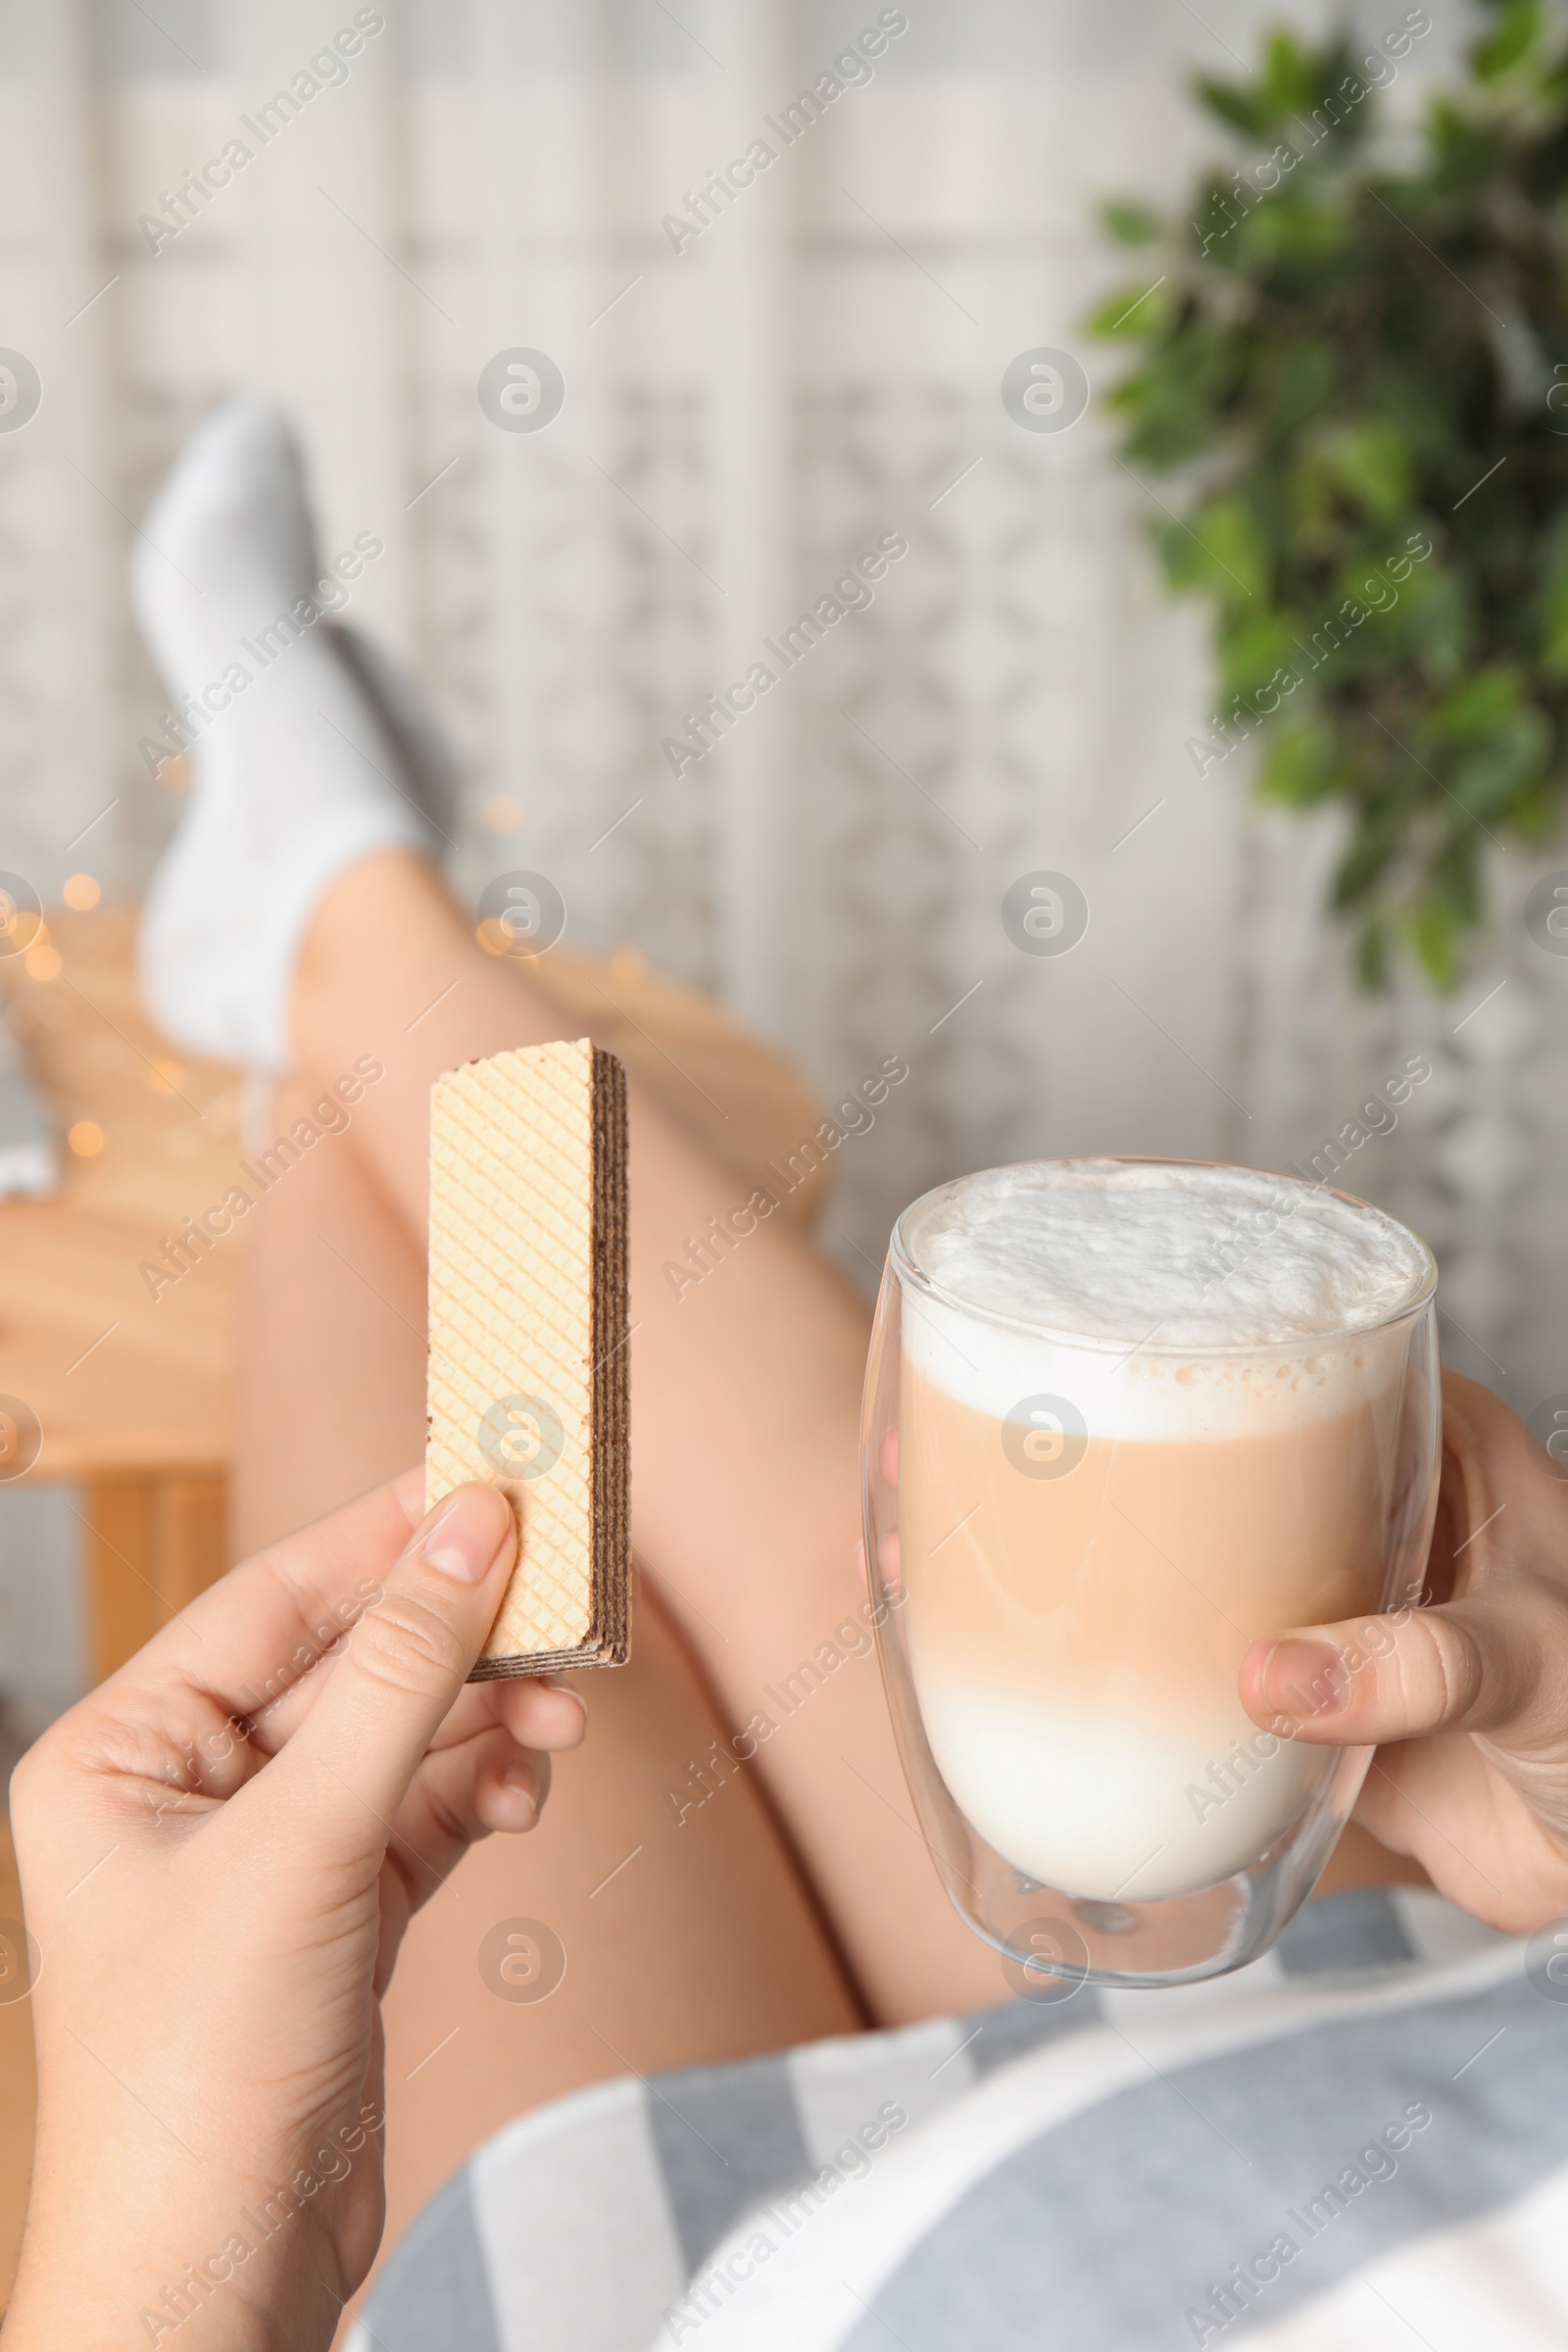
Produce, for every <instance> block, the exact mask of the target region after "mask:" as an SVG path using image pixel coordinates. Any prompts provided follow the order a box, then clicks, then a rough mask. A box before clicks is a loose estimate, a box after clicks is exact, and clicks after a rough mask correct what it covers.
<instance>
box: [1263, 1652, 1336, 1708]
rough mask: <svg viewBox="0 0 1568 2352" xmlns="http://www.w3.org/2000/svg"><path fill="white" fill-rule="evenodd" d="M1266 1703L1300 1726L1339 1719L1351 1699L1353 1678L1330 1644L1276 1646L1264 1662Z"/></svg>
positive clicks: (1264, 1694) (1264, 1698) (1264, 1695)
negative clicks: (1329, 1717) (1317, 1718)
mask: <svg viewBox="0 0 1568 2352" xmlns="http://www.w3.org/2000/svg"><path fill="white" fill-rule="evenodd" d="M1262 1684H1263V1702H1264V1704H1265V1705H1266V1706H1270V1707H1277V1708H1278V1709H1279V1710H1280V1712H1281V1713H1282V1714H1283V1715H1288V1716H1293V1717H1294V1718H1295V1719H1296V1721H1297V1722H1298V1723H1299V1722H1302V1721H1303V1720H1305V1719H1306V1718H1308V1717H1311V1716H1318V1715H1338V1714H1339V1713H1341V1711H1342V1710H1343V1708H1344V1706H1345V1703H1346V1701H1347V1700H1348V1697H1349V1695H1350V1676H1349V1671H1348V1668H1347V1666H1346V1663H1345V1660H1344V1659H1343V1658H1342V1657H1341V1655H1340V1653H1339V1651H1338V1650H1337V1649H1335V1648H1333V1647H1332V1646H1331V1644H1330V1643H1329V1642H1275V1644H1274V1646H1273V1648H1272V1649H1271V1650H1270V1651H1269V1653H1268V1656H1267V1657H1266V1658H1265V1659H1264V1661H1263V1675H1262Z"/></svg>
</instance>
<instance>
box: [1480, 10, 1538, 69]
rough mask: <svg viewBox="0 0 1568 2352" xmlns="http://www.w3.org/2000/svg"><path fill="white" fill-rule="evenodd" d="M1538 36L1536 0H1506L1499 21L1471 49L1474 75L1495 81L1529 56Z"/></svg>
mask: <svg viewBox="0 0 1568 2352" xmlns="http://www.w3.org/2000/svg"><path fill="white" fill-rule="evenodd" d="M1540 37H1541V9H1540V6H1539V5H1538V0H1508V5H1507V6H1506V7H1504V8H1503V10H1502V12H1501V22H1500V23H1499V24H1498V25H1497V27H1496V29H1495V32H1491V33H1489V34H1488V35H1487V37H1486V39H1485V40H1482V41H1478V42H1477V43H1476V45H1475V48H1474V49H1473V50H1472V52H1471V58H1472V62H1473V64H1474V66H1475V70H1476V76H1477V79H1478V80H1481V81H1496V80H1498V79H1499V78H1500V77H1501V75H1503V74H1504V73H1507V71H1508V69H1509V67H1510V66H1516V65H1518V64H1519V62H1520V60H1521V59H1522V58H1525V57H1528V56H1529V54H1530V52H1531V51H1532V50H1533V49H1534V48H1535V46H1536V43H1537V41H1538V40H1539V39H1540Z"/></svg>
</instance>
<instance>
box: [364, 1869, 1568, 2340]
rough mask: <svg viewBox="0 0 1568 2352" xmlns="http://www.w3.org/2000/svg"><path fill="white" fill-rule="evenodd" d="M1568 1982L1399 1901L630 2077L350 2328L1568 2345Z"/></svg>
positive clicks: (451, 2228) (414, 2244) (449, 2207)
mask: <svg viewBox="0 0 1568 2352" xmlns="http://www.w3.org/2000/svg"><path fill="white" fill-rule="evenodd" d="M1546 1959H1547V1961H1548V1962H1549V1955H1547V1956H1546ZM1555 1973H1556V1975H1558V1976H1565V1972H1564V1970H1563V1969H1562V1968H1561V1966H1559V1967H1558V1969H1557V1970H1556V1972H1555ZM1562 1993H1568V1978H1565V1983H1564V1984H1563V1985H1560V1986H1559V1985H1556V1984H1555V1983H1554V1981H1553V1977H1552V1975H1551V1974H1550V1973H1548V1967H1547V1965H1546V1963H1545V1962H1543V1960H1542V1957H1541V1955H1540V1954H1538V1953H1534V1952H1533V1951H1532V1948H1531V1947H1530V1946H1527V1945H1525V1944H1522V1943H1518V1942H1514V1941H1512V1940H1511V1939H1509V1938H1506V1937H1503V1936H1495V1935H1493V1934H1492V1933H1490V1932H1489V1931H1488V1930H1486V1929H1483V1928H1480V1927H1478V1926H1477V1925H1476V1923H1475V1922H1473V1921H1471V1920H1468V1919H1466V1918H1465V1917H1464V1916H1463V1915H1462V1914H1461V1913H1459V1912H1457V1911H1455V1910H1454V1909H1453V1908H1452V1907H1451V1906H1450V1905H1448V1904H1447V1903H1445V1902H1444V1901H1442V1900H1441V1899H1440V1898H1439V1897H1437V1896H1435V1895H1431V1894H1426V1893H1418V1892H1413V1891H1408V1890H1402V1889H1400V1890H1385V1889H1378V1888H1373V1889H1366V1890H1362V1891H1360V1892H1357V1893H1351V1894H1342V1895H1337V1896H1332V1897H1330V1898H1328V1899H1326V1900H1324V1901H1321V1902H1318V1903H1314V1904H1312V1905H1311V1906H1310V1907H1309V1908H1308V1909H1307V1910H1306V1911H1305V1912H1304V1913H1303V1914H1302V1915H1301V1916H1300V1917H1299V1919H1298V1920H1297V1921H1296V1922H1295V1923H1294V1924H1293V1926H1292V1927H1291V1929H1290V1930H1289V1931H1288V1933H1287V1934H1286V1936H1285V1937H1284V1938H1283V1939H1282V1941H1281V1943H1280V1944H1279V1945H1278V1947H1277V1948H1276V1949H1275V1950H1274V1951H1273V1952H1271V1953H1270V1954H1268V1955H1267V1956H1266V1957H1265V1958H1264V1959H1262V1960H1260V1961H1258V1962H1257V1963H1255V1964H1254V1965H1253V1966H1252V1967H1250V1968H1248V1969H1245V1970H1242V1971H1240V1972H1238V1974H1237V1975H1235V1976H1233V1977H1229V1978H1222V1979H1219V1980H1216V1981H1214V1982H1212V1983H1210V1984H1208V1985H1201V1986H1194V1987H1187V1988H1182V1989H1178V1990H1174V1991H1168V1992H1148V1991H1116V1990H1100V1989H1091V1988H1081V1989H1080V1990H1078V1991H1077V1992H1075V1993H1074V1994H1073V1995H1072V1997H1070V1998H1069V1999H1066V2000H1063V2001H1047V2002H1040V2003H1036V2002H1035V2001H1032V2000H1029V1999H1019V2000H1016V2001H1013V2002H1010V2003H1007V2004H1006V2005H1005V2006H1003V2007H1001V2008H998V2009H993V2010H989V2011H986V2012H983V2013H982V2014H981V2015H979V2016H970V2017H963V2018H945V2019H940V2020H936V2021H934V2022H932V2023H928V2024H925V2025H920V2026H916V2027H912V2028H910V2029H907V2030H906V2031H904V2032H900V2033H893V2034H864V2035H860V2036H858V2037H856V2038H853V2039H846V2040H838V2041H829V2042H822V2043H816V2044H813V2045H810V2046H809V2047H806V2048H803V2049H798V2050H794V2051H791V2052H789V2053H787V2054H784V2055H781V2056H778V2057H770V2058H763V2059H758V2060H754V2061H752V2062H750V2063H749V2064H746V2065H738V2066H730V2067H717V2068H710V2069H704V2070H700V2071H697V2072H693V2073H689V2074H677V2075H666V2076H662V2077H659V2078H657V2079H655V2080H653V2081H650V2082H642V2081H639V2080H630V2081H626V2082H609V2083H602V2084H600V2085H598V2086H596V2087H595V2088H593V2089H591V2090H588V2091H584V2092H581V2093H579V2094H578V2095H576V2096H575V2097H571V2098H567V2099H563V2100H560V2101H558V2102H557V2103H556V2104H554V2105H553V2106H550V2107H547V2108H544V2109H542V2110H540V2111H539V2112H538V2113H536V2114H533V2115H530V2116H526V2117H524V2118H522V2119H521V2120H520V2121H519V2122H517V2123H515V2124H514V2125H512V2126H511V2127H510V2128H509V2129H508V2130H506V2131H502V2132H500V2133H499V2134H498V2135H497V2136H496V2137H495V2138H494V2139H492V2140H490V2141H489V2142H488V2143H487V2144H486V2145H485V2146H484V2147H483V2148H481V2149H480V2150H479V2151H478V2153H477V2154H476V2155H475V2156H474V2157H473V2159H472V2160H471V2162H470V2163H469V2164H468V2165H467V2166H466V2168H465V2170H464V2171H463V2172H462V2173H461V2174H460V2175H459V2176H458V2177H457V2179H456V2180H453V2181H452V2182H451V2183H450V2184H449V2185H448V2186H447V2188H445V2189H444V2190H443V2191H442V2192H441V2194H440V2195H439V2196H438V2197H437V2198H436V2199H435V2200H434V2202H433V2203H432V2204H431V2205H430V2206H429V2207H428V2208H427V2209H426V2211H425V2212H424V2214H423V2215H422V2216H421V2217H420V2219H419V2220H418V2221H417V2223H416V2224H415V2226H414V2228H413V2229H411V2231H410V2232H409V2234H408V2236H407V2238H406V2239H405V2240H404V2242H403V2244H402V2245H401V2246H400V2247H399V2248H398V2249H397V2251H396V2252H395V2254H394V2255H393V2257H392V2259H391V2261H390V2263H389V2265H388V2267H387V2270H386V2272H385V2274H384V2276H383V2278H382V2280H381V2282H380V2284H379V2286H378V2288H377V2291H376V2293H375V2295H374V2296H373V2297H372V2299H371V2302H370V2304H369V2307H368V2313H367V2316H366V2318H365V2320H364V2322H363V2323H362V2324H361V2327H360V2329H359V2331H358V2333H357V2334H356V2336H355V2337H354V2338H353V2340H352V2347H351V2352H655V2348H656V2347H662V2346H670V2345H681V2344H693V2343H699V2342H700V2343H701V2345H702V2346H703V2352H886V2348H887V2347H888V2346H890V2345H892V2346H899V2345H902V2346H903V2347H904V2348H905V2352H949V2348H950V2347H961V2348H962V2352H1025V2348H1026V2347H1028V2348H1029V2352H1034V2348H1035V2347H1038V2346H1039V2345H1040V2344H1042V2343H1052V2344H1071V2345H1082V2346H1093V2347H1094V2352H1153V2348H1155V2347H1159V2346H1163V2345H1169V2346H1171V2347H1172V2348H1173V2352H1175V2347H1178V2346H1190V2345H1195V2344H1197V2345H1212V2344H1215V2343H1219V2342H1221V2341H1225V2342H1229V2341H1232V2340H1236V2341H1240V2340H1242V2339H1244V2338H1245V2339H1246V2340H1247V2341H1249V2342H1255V2343H1260V2344H1267V2345H1269V2346H1272V2347H1278V2348H1279V2352H1307V2348H1308V2347H1310V2352H1383V2347H1385V2346H1387V2347H1390V2348H1391V2352H1392V2348H1393V2347H1395V2346H1400V2347H1405V2346H1408V2345H1410V2344H1412V2343H1415V2344H1421V2343H1424V2344H1426V2345H1427V2346H1428V2347H1429V2352H1461V2348H1462V2352H1472V2348H1473V2347H1474V2346H1475V2345H1477V2344H1480V2343H1488V2344H1498V2345H1505V2346H1507V2347H1508V2352H1548V2347H1549V2348H1550V2352H1560V2348H1561V2346H1562V2344H1563V2342H1564V2341H1565V2340H1568V2002H1565V2001H1564V2000H1563V1999H1562V1998H1560V1997H1558V1996H1559V1994H1562Z"/></svg>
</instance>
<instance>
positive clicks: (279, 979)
mask: <svg viewBox="0 0 1568 2352" xmlns="http://www.w3.org/2000/svg"><path fill="white" fill-rule="evenodd" d="M379 548H380V543H379V541H372V540H371V537H370V535H369V534H362V537H361V539H360V541H359V543H358V545H357V547H356V548H355V549H354V550H345V551H344V554H343V556H342V557H340V558H339V559H337V560H336V561H335V562H334V564H332V565H331V566H328V567H324V568H323V566H322V564H321V563H320V560H319V553H318V550H317V546H316V535H315V531H314V528H313V525H312V520H311V512H310V505H309V501H308V498H307V495H306V489H305V481H304V475H303V470H302V466H301V462H300V455H299V451H298V448H297V446H296V444H295V442H294V439H293V436H292V434H291V433H290V431H289V429H288V426H287V424H286V423H285V421H284V419H283V417H282V416H281V415H280V413H279V412H278V411H277V410H276V409H274V408H272V407H271V406H270V404H268V403H266V402H264V401H260V400H255V399H248V398H242V399H238V400H233V401H230V402H228V403H227V404H226V406H224V407H223V408H221V409H220V410H219V411H218V412H217V413H216V414H215V415H214V416H212V417H209V418H208V419H207V421H206V423H205V424H204V425H203V426H202V427H201V429H200V430H199V431H198V432H197V433H196V434H195V436H194V438H193V439H192V440H191V442H190V443H189V445H188V446H187V448H186V449H185V451H184V453H183V455H182V456H181V457H180V459H179V462H178V463H177V465H176V466H175V467H174V470H173V472H172V474H171V475H170V477H169V480H168V481H167V482H166V483H165V484H164V487H163V489H162V490H161V491H160V493H159V495H158V497H157V499H156V501H155V502H154V505H153V508H152V511H151V513H150V514H149V515H147V517H146V521H145V524H144V526H143V530H142V534H141V538H140V541H139V543H138V547H137V551H136V557H135V562H134V566H133V572H132V595H133V600H134V604H135V609H136V615H137V618H138V620H139V621H140V623H141V627H142V632H143V634H144V636H145V637H146V640H147V643H148V646H149V647H150V649H151V651H152V654H153V658H154V660H155V661H156V662H157V663H158V666H159V669H160V670H161V672H162V674H163V677H164V680H165V683H166V685H167V686H168V688H169V692H170V707H171V711H172V713H173V714H174V715H175V716H176V717H177V718H178V720H179V730H178V731H177V732H174V733H171V732H170V731H169V730H168V729H166V738H165V739H166V740H167V741H168V742H169V744H170V748H171V749H176V748H178V746H179V736H180V734H181V733H182V735H183V738H184V741H185V743H186V744H188V746H189V755H190V759H191V762H192V765H193V768H194V783H193V787H192V795H191V804H190V807H189V809H188V810H187V812H186V814H185V817H184V820H183V822H182V823H181V825H180V828H179V831H178V832H177V834H176V835H175V837H174V841H173V844H172V847H171V849H170V851H169V853H168V855H167V856H166V857H165V858H164V861H163V864H162V865H161V866H160V867H159V870H158V872H157V874H156V875H155V877H154V879H153V884H152V887H151V889H150V891H149V892H148V895H147V903H146V910H145V914H144V918H143V923H142V931H141V942H140V958H141V981H142V990H143V994H144V996H145V998H146V1001H147V1004H148V1006H149V1009H150V1010H151V1011H152V1013H153V1015H154V1017H155V1019H156V1020H157V1021H158V1022H159V1024H160V1026H161V1027H162V1028H163V1029H164V1030H165V1031H166V1032H167V1034H168V1035H169V1036H170V1037H172V1038H173V1039H175V1040H177V1041H178V1042H179V1043H180V1044H182V1045H184V1046H186V1047H188V1048H191V1049H192V1050H194V1051H195V1052H197V1053H201V1054H211V1055H213V1056H214V1057H216V1058H217V1059H220V1060H224V1061H239V1062H243V1063H245V1064H247V1065H248V1066H250V1067H252V1068H256V1069H263V1070H270V1071H283V1070H286V1069H288V1068H290V1067H291V1066H292V1064H293V1059H294V1056H293V1052H292V1048H291V1044H290V1039H289V1034H288V1000H289V990H290V983H291V980H292V977H293V971H294V964H295V959H296V956H297V955H298V952H299V945H300V940H301V937H302V934H303V932H304V929H305V925H306V922H307V921H308V919H309V916H310V913H311V910H312V908H313V907H314V906H315V905H316V902H317V900H318V899H319V896H320V894H321V892H322V891H323V890H324V889H325V887H326V885H327V884H328V883H329V882H330V881H331V880H332V878H333V876H334V875H336V874H338V873H340V872H341V871H342V870H343V868H344V867H345V866H347V865H350V864H353V863H355V862H357V861H358V860H359V859H360V858H365V857H368V855H369V854H370V853H371V852H373V851H376V850H382V849H388V848H393V847H402V848H409V849H414V850H417V851H426V850H428V849H429V848H430V846H431V841H432V835H431V828H430V823H429V820H428V817H427V815H426V814H425V806H426V805H427V804H421V801H420V792H421V789H422V787H423V786H424V785H425V783H426V782H427V780H428V778H427V775H426V773H424V772H420V767H419V761H418V758H417V742H416V738H415V736H414V735H412V734H411V732H410V723H409V720H408V716H407V713H406V711H397V712H395V713H394V712H393V711H391V710H390V709H389V708H388V705H387V702H386V695H387V693H388V691H389V686H388V673H387V670H386V665H385V664H384V663H383V662H381V661H380V660H379V659H378V658H376V657H373V656H371V657H369V658H367V649H366V646H365V641H364V640H363V639H357V640H355V641H354V644H353V645H352V646H351V647H348V648H346V647H345V645H344V643H343V640H342V636H341V634H340V633H339V632H338V631H337V630H336V629H334V628H333V627H332V626H331V625H330V623H329V622H328V621H327V620H326V618H325V617H323V616H324V615H325V614H327V613H333V612H336V611H340V610H341V609H342V607H343V606H344V605H346V604H347V602H348V600H349V597H350V595H351V594H352V588H351V586H350V584H349V581H348V579H347V578H346V577H345V574H349V573H357V571H359V570H363V568H364V564H365V563H366V562H367V561H370V562H373V560H374V555H375V554H376V553H379ZM425 764H426V767H427V766H428V762H426V763H425Z"/></svg>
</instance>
